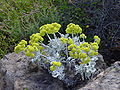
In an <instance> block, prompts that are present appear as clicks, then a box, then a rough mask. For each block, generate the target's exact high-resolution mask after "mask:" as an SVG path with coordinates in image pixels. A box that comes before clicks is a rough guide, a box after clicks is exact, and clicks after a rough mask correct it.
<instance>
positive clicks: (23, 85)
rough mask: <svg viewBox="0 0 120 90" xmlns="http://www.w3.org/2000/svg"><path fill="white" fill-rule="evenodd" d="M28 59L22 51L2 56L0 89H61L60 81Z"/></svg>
mask: <svg viewBox="0 0 120 90" xmlns="http://www.w3.org/2000/svg"><path fill="white" fill-rule="evenodd" d="M29 59H30V58H28V57H26V56H25V55H23V54H22V53H20V54H15V53H10V54H8V55H5V56H4V58H3V59H2V60H1V61H0V62H1V63H0V66H1V67H0V90H63V88H64V86H63V83H62V82H61V81H59V80H57V79H54V78H52V76H51V75H49V74H48V72H47V71H46V70H43V69H40V68H39V69H38V67H37V66H36V65H33V64H31V63H30V62H29ZM30 64H31V65H30Z"/></svg>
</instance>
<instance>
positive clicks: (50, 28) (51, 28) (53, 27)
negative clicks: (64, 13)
mask: <svg viewBox="0 0 120 90" xmlns="http://www.w3.org/2000/svg"><path fill="white" fill-rule="evenodd" d="M60 28H61V25H60V24H58V23H52V24H46V25H43V26H41V27H40V35H41V36H44V35H45V34H46V33H47V34H54V33H56V32H58V31H59V29H60Z"/></svg>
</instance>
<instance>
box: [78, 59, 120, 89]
mask: <svg viewBox="0 0 120 90" xmlns="http://www.w3.org/2000/svg"><path fill="white" fill-rule="evenodd" d="M78 90H120V61H117V62H115V63H114V65H113V66H111V67H109V68H107V69H106V70H105V71H103V72H101V73H100V74H99V75H97V77H95V78H94V79H93V81H92V82H89V83H88V84H87V85H85V87H83V88H80V89H78Z"/></svg>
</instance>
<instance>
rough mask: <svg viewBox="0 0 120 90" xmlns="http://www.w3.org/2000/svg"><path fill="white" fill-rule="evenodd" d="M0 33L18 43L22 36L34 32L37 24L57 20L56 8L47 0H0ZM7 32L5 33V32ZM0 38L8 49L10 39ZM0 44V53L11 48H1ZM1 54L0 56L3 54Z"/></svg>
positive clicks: (37, 26) (25, 37) (36, 29)
mask: <svg viewBox="0 0 120 90" xmlns="http://www.w3.org/2000/svg"><path fill="white" fill-rule="evenodd" d="M0 22H1V23H0V29H1V32H0V35H2V36H6V35H7V37H8V39H12V40H14V42H15V43H18V42H19V41H20V40H21V39H22V38H24V39H26V40H28V38H27V37H28V36H30V35H31V34H32V33H36V32H37V31H38V29H39V26H41V25H43V24H46V23H51V22H59V15H58V13H57V8H56V7H55V6H54V5H53V4H52V2H50V1H47V0H1V4H0ZM5 33H7V34H5ZM1 38H2V39H1V40H0V43H2V44H3V43H5V48H6V49H9V47H10V45H15V44H13V43H14V42H12V41H11V40H10V41H9V42H8V40H7V39H3V37H1ZM2 44H0V47H1V49H0V53H1V54H2V53H4V54H6V53H8V52H9V51H12V50H3V49H2V48H3V45H2ZM4 54H2V56H3V55H4Z"/></svg>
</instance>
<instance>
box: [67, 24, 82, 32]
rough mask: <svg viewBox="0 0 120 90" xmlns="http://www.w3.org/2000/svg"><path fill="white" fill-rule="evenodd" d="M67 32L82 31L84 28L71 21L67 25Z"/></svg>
mask: <svg viewBox="0 0 120 90" xmlns="http://www.w3.org/2000/svg"><path fill="white" fill-rule="evenodd" d="M66 33H69V34H77V33H82V28H81V27H80V26H79V25H75V24H73V23H70V24H68V25H67V29H66Z"/></svg>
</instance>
